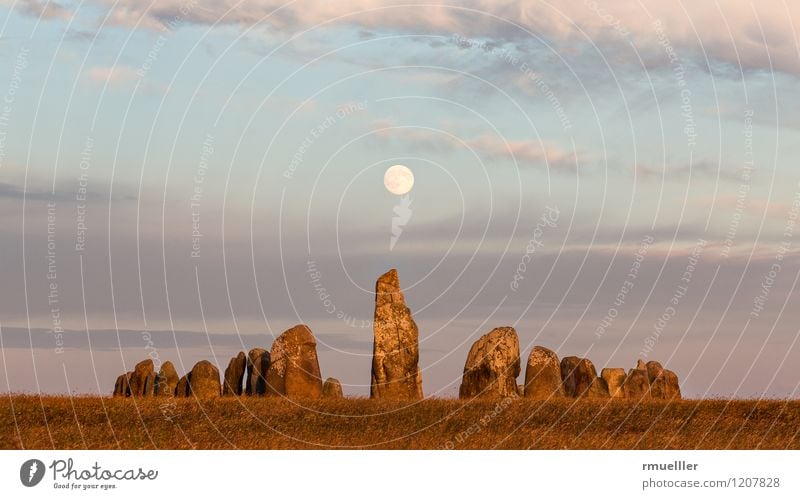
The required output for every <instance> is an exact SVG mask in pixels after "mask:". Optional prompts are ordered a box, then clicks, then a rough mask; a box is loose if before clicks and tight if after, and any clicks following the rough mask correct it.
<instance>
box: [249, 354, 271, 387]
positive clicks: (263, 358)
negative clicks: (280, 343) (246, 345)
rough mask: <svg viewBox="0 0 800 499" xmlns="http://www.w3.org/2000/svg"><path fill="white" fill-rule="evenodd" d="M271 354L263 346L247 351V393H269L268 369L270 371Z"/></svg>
mask: <svg viewBox="0 0 800 499" xmlns="http://www.w3.org/2000/svg"><path fill="white" fill-rule="evenodd" d="M269 365H270V355H269V352H268V351H266V350H264V349H263V348H253V349H252V350H250V351H249V352H248V353H247V380H246V381H245V390H244V391H245V393H246V394H247V395H264V394H266V393H267V371H269Z"/></svg>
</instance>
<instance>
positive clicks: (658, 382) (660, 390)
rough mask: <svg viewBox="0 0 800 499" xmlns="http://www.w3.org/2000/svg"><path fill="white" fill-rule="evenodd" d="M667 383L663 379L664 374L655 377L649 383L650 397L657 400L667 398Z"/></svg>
mask: <svg viewBox="0 0 800 499" xmlns="http://www.w3.org/2000/svg"><path fill="white" fill-rule="evenodd" d="M666 391H667V383H666V380H665V379H664V376H663V375H661V376H659V377H657V378H655V379H654V380H653V381H652V382H651V383H650V397H651V398H654V399H658V400H664V399H666V398H667V394H666Z"/></svg>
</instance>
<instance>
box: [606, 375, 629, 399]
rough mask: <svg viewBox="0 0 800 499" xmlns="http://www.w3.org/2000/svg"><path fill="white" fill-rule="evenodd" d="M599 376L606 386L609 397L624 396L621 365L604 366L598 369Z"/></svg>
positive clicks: (623, 379) (623, 376)
mask: <svg viewBox="0 0 800 499" xmlns="http://www.w3.org/2000/svg"><path fill="white" fill-rule="evenodd" d="M600 377H601V378H603V379H604V380H605V382H606V385H607V386H608V394H609V396H610V397H611V398H615V399H619V398H625V390H624V389H623V385H624V384H625V369H622V368H621V367H604V368H603V370H602V371H600Z"/></svg>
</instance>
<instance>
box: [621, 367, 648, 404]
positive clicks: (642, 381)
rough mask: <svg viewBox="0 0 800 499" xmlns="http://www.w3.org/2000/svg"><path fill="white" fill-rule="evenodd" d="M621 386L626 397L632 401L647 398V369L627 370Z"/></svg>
mask: <svg viewBox="0 0 800 499" xmlns="http://www.w3.org/2000/svg"><path fill="white" fill-rule="evenodd" d="M622 388H623V392H624V393H625V398H626V399H631V400H634V401H639V400H642V399H649V398H650V382H649V381H648V379H647V371H646V370H644V369H631V370H629V371H628V375H627V376H626V377H625V383H623V385H622Z"/></svg>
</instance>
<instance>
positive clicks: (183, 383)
mask: <svg viewBox="0 0 800 499" xmlns="http://www.w3.org/2000/svg"><path fill="white" fill-rule="evenodd" d="M191 394H192V393H191V391H190V390H189V374H188V373H187V374H184V375H183V376H181V379H179V380H178V384H177V385H175V396H176V397H188V396H190V395H191Z"/></svg>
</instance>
